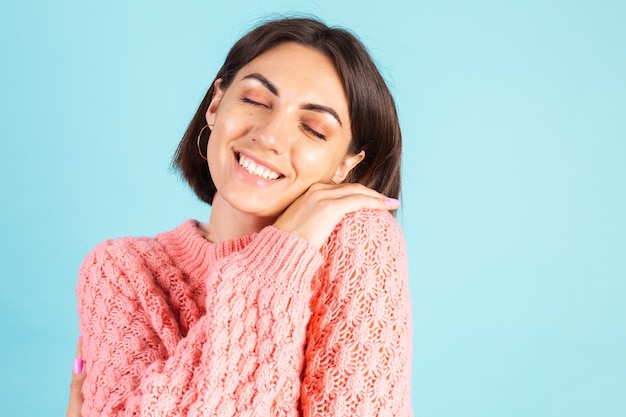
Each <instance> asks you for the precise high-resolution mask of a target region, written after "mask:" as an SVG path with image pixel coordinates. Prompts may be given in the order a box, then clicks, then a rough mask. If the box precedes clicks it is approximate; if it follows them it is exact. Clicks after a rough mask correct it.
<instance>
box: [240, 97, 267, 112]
mask: <svg viewBox="0 0 626 417" xmlns="http://www.w3.org/2000/svg"><path fill="white" fill-rule="evenodd" d="M241 101H242V102H244V103H246V104H252V105H253V106H261V107H265V108H268V109H269V108H270V106H268V105H267V104H264V103H261V102H259V101H254V100H252V99H249V98H248V97H241Z"/></svg>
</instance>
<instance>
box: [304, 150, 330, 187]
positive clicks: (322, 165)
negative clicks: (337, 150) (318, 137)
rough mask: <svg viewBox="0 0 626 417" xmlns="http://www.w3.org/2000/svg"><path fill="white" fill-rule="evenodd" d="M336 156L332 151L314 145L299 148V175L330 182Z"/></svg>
mask: <svg viewBox="0 0 626 417" xmlns="http://www.w3.org/2000/svg"><path fill="white" fill-rule="evenodd" d="M336 159H337V156H336V155H335V154H334V153H333V152H329V151H328V150H325V149H319V148H316V147H308V149H303V148H300V149H299V152H298V157H297V161H298V162H297V163H298V167H299V169H300V173H301V175H306V176H307V177H308V178H312V179H314V180H315V181H322V182H330V180H331V178H332V177H333V176H334V175H335V170H336V167H337V162H336Z"/></svg>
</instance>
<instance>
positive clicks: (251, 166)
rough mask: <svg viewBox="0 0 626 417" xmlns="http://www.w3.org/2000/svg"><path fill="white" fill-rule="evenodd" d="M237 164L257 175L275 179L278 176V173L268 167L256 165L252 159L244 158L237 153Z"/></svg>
mask: <svg viewBox="0 0 626 417" xmlns="http://www.w3.org/2000/svg"><path fill="white" fill-rule="evenodd" d="M239 165H241V166H242V167H243V168H244V169H245V170H246V171H248V172H249V173H250V174H252V175H256V176H257V177H261V178H265V179H270V180H275V179H277V178H278V177H280V174H278V173H276V172H274V171H270V170H269V169H267V168H265V167H262V166H260V165H258V166H257V164H255V163H254V162H253V161H251V160H250V159H248V158H246V157H245V156H243V155H239Z"/></svg>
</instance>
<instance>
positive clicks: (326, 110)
mask: <svg viewBox="0 0 626 417" xmlns="http://www.w3.org/2000/svg"><path fill="white" fill-rule="evenodd" d="M242 79H243V80H257V81H258V82H260V83H261V84H263V86H264V87H265V88H267V89H268V90H269V91H270V93H272V94H274V95H275V96H276V97H280V94H279V92H278V88H276V86H275V85H274V84H272V82H271V81H270V80H268V79H267V78H265V77H264V76H262V75H261V74H259V73H256V72H253V73H252V74H248V75H246V76H245V77H243V78H242ZM302 109H304V110H310V111H315V112H321V113H328V114H329V115H331V116H332V117H333V118H334V119H335V120H337V123H339V126H343V124H342V123H341V119H340V118H339V115H338V114H337V112H336V111H335V110H333V109H332V108H331V107H328V106H323V105H321V104H314V103H307V104H304V105H303V106H302Z"/></svg>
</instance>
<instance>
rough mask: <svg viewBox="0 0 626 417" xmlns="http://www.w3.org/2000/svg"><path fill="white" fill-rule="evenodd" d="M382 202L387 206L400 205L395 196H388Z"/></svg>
mask: <svg viewBox="0 0 626 417" xmlns="http://www.w3.org/2000/svg"><path fill="white" fill-rule="evenodd" d="M384 203H385V205H387V206H399V205H400V202H399V201H398V200H396V199H395V198H388V199H386V200H385V201H384Z"/></svg>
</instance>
